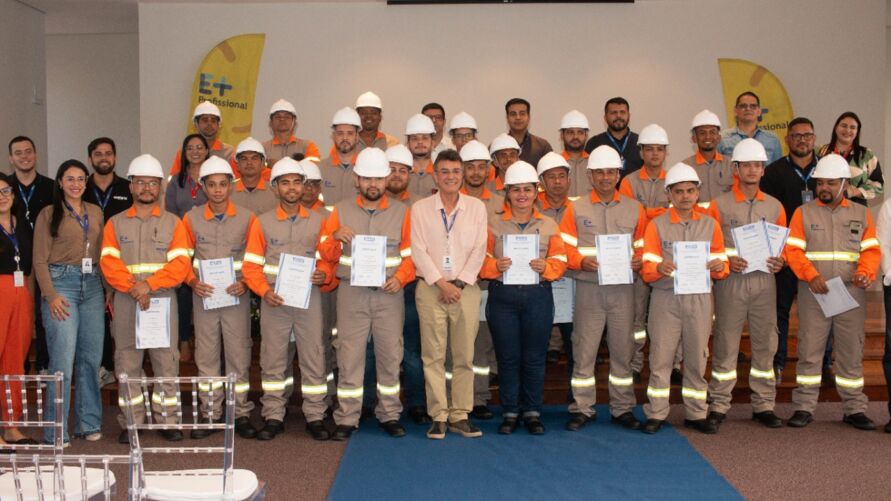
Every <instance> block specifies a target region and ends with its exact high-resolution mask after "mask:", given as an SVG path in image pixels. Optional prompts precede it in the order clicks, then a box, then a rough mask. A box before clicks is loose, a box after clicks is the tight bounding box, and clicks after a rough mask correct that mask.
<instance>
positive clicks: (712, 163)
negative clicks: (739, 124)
mask: <svg viewBox="0 0 891 501" xmlns="http://www.w3.org/2000/svg"><path fill="white" fill-rule="evenodd" d="M690 131H691V134H692V136H693V137H692V141H693V142H694V143H695V144H696V154H694V155H690V157H688V158H686V159H685V160H684V162H683V163H685V164H687V165H689V166H691V167H693V170H695V171H696V174H697V175H698V176H699V179H701V180H702V187H701V189H700V193H699V201H700V202H701V203H708V202H711V201H712V200H714V199H716V198H718V196H719V195H721V194H722V193H727V192H728V191H730V188H732V187H733V165H732V162H731V161H730V159H729V158H728V157H725V156H724V155H721V154H720V153H719V152H718V150H717V148H718V142H720V141H721V120H720V119H719V118H718V115H715V114H714V113H712V112H711V111H709V110H702V111H700V112H699V113H697V114H696V116H695V117H693V125H692V126H691V128H690Z"/></svg>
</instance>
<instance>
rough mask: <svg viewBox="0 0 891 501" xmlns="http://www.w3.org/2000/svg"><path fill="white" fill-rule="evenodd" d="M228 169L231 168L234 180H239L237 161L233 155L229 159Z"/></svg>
mask: <svg viewBox="0 0 891 501" xmlns="http://www.w3.org/2000/svg"><path fill="white" fill-rule="evenodd" d="M229 167H232V174H233V175H234V176H235V179H241V172H239V171H238V160H235V154H234V153H233V154H232V156H231V157H229Z"/></svg>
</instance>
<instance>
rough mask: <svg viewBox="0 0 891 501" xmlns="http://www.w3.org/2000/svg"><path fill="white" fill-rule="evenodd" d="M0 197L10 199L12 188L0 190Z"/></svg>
mask: <svg viewBox="0 0 891 501" xmlns="http://www.w3.org/2000/svg"><path fill="white" fill-rule="evenodd" d="M0 197H4V198H12V186H7V187H6V188H0Z"/></svg>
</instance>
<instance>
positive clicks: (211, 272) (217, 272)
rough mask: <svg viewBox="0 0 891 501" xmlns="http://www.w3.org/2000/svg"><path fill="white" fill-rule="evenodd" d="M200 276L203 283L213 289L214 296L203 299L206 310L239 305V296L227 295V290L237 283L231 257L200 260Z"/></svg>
mask: <svg viewBox="0 0 891 501" xmlns="http://www.w3.org/2000/svg"><path fill="white" fill-rule="evenodd" d="M198 276H199V278H200V279H201V281H202V282H204V283H206V284H208V285H210V286H212V287H213V294H212V295H211V296H210V297H206V298H203V299H204V309H205V310H216V309H218V308H225V307H227V306H235V305H237V304H238V296H233V295H231V294H227V293H226V289H227V288H229V286H230V285H232V284H234V283H235V263H234V261H233V260H232V258H231V257H225V258H222V259H199V260H198Z"/></svg>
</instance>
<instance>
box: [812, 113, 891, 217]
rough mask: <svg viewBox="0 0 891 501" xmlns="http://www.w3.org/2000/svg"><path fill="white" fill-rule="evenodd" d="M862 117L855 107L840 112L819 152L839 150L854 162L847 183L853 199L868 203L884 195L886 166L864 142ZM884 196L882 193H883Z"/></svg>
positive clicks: (850, 163)
mask: <svg viewBox="0 0 891 501" xmlns="http://www.w3.org/2000/svg"><path fill="white" fill-rule="evenodd" d="M861 126H862V124H861V122H860V117H858V116H857V114H856V113H854V112H853V111H846V112H844V113H842V114H841V115H839V117H838V118H837V119H836V120H835V125H833V126H832V138H831V139H830V140H829V144H824V145H823V146H821V147H820V149H819V151H818V154H819V155H820V156H821V157H822V156H826V155H828V154H830V153H837V154H839V155H841V156H843V157H844V158H845V160H847V161H848V165H850V166H851V182H850V183H848V185H847V195H848V198H850V199H851V201H854V202H857V203H859V204H862V205H867V203H868V202H869V200H872V199H874V198H876V196H877V195H881V194H882V192H883V190H884V186H883V185H884V179H883V178H882V166H881V164H879V159H878V158H877V157H876V155H875V153H873V151H872V150H871V149H869V148H867V147H866V146H863V145H861V144H860V132H861ZM879 198H880V199H881V197H879Z"/></svg>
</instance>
